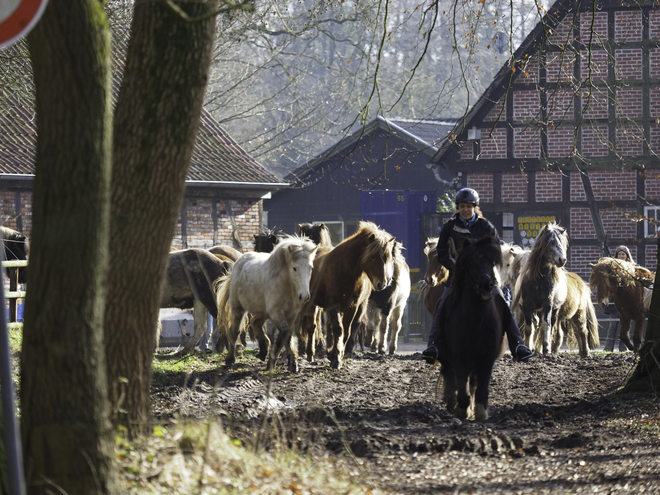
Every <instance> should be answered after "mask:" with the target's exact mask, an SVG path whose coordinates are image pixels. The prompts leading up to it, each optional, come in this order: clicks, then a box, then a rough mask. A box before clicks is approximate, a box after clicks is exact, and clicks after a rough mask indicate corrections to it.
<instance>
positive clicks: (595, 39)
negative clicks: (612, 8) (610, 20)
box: [580, 12, 607, 45]
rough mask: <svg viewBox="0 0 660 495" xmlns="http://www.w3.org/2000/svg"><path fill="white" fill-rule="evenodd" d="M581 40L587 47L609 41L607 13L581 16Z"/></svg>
mask: <svg viewBox="0 0 660 495" xmlns="http://www.w3.org/2000/svg"><path fill="white" fill-rule="evenodd" d="M592 23H593V26H592ZM580 40H581V41H582V43H584V44H585V45H588V44H590V43H603V42H606V41H607V12H596V13H595V14H594V13H592V12H585V13H583V14H580Z"/></svg>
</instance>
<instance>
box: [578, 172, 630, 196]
mask: <svg viewBox="0 0 660 495" xmlns="http://www.w3.org/2000/svg"><path fill="white" fill-rule="evenodd" d="M589 178H590V179H591V188H592V189H593V191H594V196H595V197H596V201H620V200H623V201H625V200H635V199H636V198H637V172H635V171H634V170H592V171H590V172H589ZM576 179H577V180H578V181H580V178H579V177H576ZM571 180H573V179H572V177H571ZM580 184H582V181H580Z"/></svg>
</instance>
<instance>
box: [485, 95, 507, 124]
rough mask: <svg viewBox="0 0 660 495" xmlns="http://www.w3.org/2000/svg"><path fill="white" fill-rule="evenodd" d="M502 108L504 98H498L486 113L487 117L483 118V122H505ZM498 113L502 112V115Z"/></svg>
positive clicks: (504, 113) (504, 112)
mask: <svg viewBox="0 0 660 495" xmlns="http://www.w3.org/2000/svg"><path fill="white" fill-rule="evenodd" d="M503 106H504V98H500V100H499V101H498V102H497V103H495V104H494V105H493V108H491V110H490V112H488V115H486V117H485V118H484V122H497V121H498V119H499V120H500V121H505V120H506V108H504V111H502V107H503ZM500 112H502V115H500Z"/></svg>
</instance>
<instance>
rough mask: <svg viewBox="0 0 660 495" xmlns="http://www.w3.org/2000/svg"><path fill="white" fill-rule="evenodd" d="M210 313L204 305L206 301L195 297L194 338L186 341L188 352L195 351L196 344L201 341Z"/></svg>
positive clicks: (185, 347)
mask: <svg viewBox="0 0 660 495" xmlns="http://www.w3.org/2000/svg"><path fill="white" fill-rule="evenodd" d="M207 315H208V310H207V309H206V306H204V303H202V302H201V301H198V300H197V299H195V300H194V301H193V322H194V324H193V328H194V333H193V336H192V338H191V339H190V340H189V341H188V342H186V345H185V346H184V347H183V349H184V350H185V351H186V352H189V353H190V352H195V346H196V345H197V342H199V341H200V339H201V338H202V335H204V333H205V332H206V329H207V327H206V316H207Z"/></svg>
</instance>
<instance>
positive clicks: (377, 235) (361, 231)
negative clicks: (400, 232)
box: [346, 220, 396, 264]
mask: <svg viewBox="0 0 660 495" xmlns="http://www.w3.org/2000/svg"><path fill="white" fill-rule="evenodd" d="M356 237H364V238H367V239H368V240H369V242H368V243H367V247H366V248H365V249H364V251H363V252H362V257H361V260H360V261H361V263H362V264H366V263H367V262H368V261H369V259H370V258H371V257H372V256H380V255H381V254H382V253H383V251H385V250H386V248H387V244H389V243H390V242H391V241H394V236H393V235H391V234H389V233H387V232H385V231H384V230H382V229H380V228H378V226H377V225H376V224H375V223H373V222H366V221H364V220H361V221H360V223H359V224H358V231H357V232H356V233H355V234H353V235H352V236H351V237H349V238H348V239H352V238H356ZM348 239H346V240H348ZM395 244H396V242H395Z"/></svg>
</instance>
